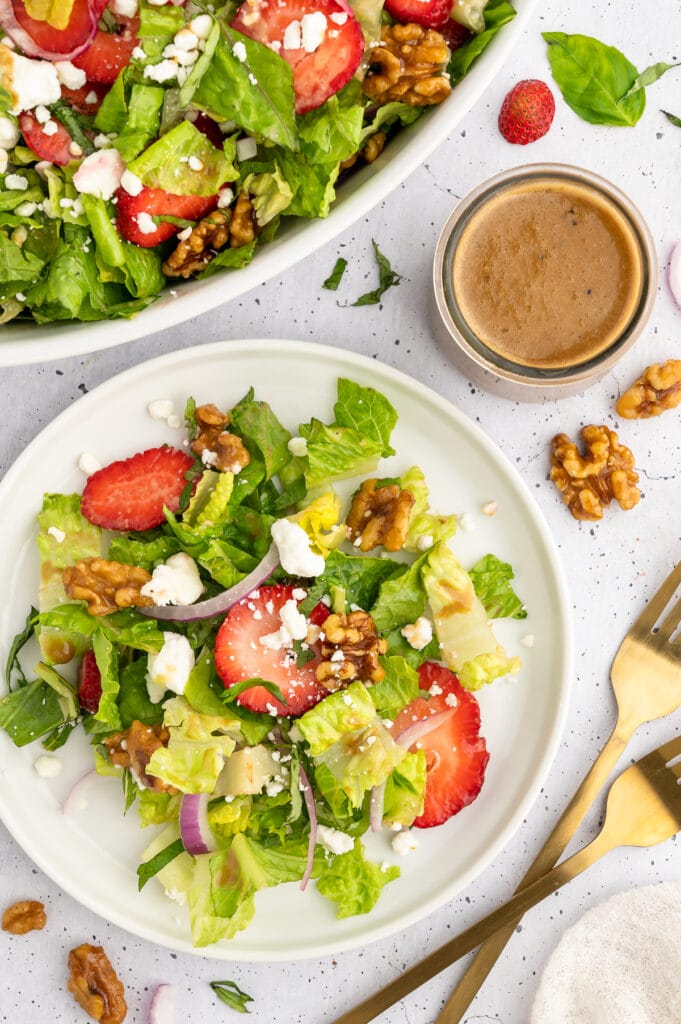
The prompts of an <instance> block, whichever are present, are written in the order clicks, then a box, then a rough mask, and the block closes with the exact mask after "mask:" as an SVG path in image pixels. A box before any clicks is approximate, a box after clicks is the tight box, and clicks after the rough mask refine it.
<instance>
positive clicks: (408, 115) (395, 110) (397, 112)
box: [359, 100, 425, 146]
mask: <svg viewBox="0 0 681 1024" xmlns="http://www.w3.org/2000/svg"><path fill="white" fill-rule="evenodd" d="M424 110H425V108H424V107H412V106H410V105H409V104H408V103H400V102H399V101H398V100H393V101H392V102H391V103H384V104H383V105H382V106H380V107H377V109H376V112H375V113H374V115H373V117H367V120H366V123H365V124H364V127H363V128H362V131H361V134H360V140H359V144H360V146H363V145H364V143H365V142H366V141H367V139H368V138H369V137H370V136H371V135H375V134H376V132H377V131H380V130H383V129H386V128H390V127H391V125H393V124H395V123H396V122H397V121H399V122H400V124H401V125H409V124H413V123H414V121H416V120H417V118H419V117H421V115H422V114H423V112H424Z"/></svg>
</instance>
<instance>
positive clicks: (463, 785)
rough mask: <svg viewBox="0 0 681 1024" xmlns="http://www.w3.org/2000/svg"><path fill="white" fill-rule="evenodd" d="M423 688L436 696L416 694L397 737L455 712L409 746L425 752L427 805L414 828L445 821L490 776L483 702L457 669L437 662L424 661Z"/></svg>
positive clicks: (397, 727)
mask: <svg viewBox="0 0 681 1024" xmlns="http://www.w3.org/2000/svg"><path fill="white" fill-rule="evenodd" d="M419 687H420V689H422V690H430V692H431V697H430V698H429V699H426V698H424V697H417V698H416V699H415V700H413V701H412V702H411V703H410V704H408V705H407V706H406V708H404V710H403V711H401V712H400V714H399V715H398V716H397V718H396V719H395V721H394V722H393V725H392V728H391V730H390V731H391V733H392V734H393V736H395V737H397V736H399V734H400V733H403V732H405V731H406V730H407V729H409V728H411V727H412V726H413V725H414V724H415V722H417V721H418V720H419V719H420V720H427V719H428V718H429V717H430V716H431V715H433V714H437V713H438V712H447V711H451V712H452V714H451V715H446V716H445V715H443V719H442V724H441V725H439V726H437V727H436V728H434V729H432V730H431V731H430V732H428V733H426V734H424V735H423V736H421V738H420V739H418V740H417V741H416V742H415V743H414V744H412V746H411V747H410V748H409V749H410V750H417V749H421V750H425V752H426V769H427V774H426V796H425V805H424V808H423V814H421V815H420V816H419V817H418V818H416V820H415V821H414V826H415V827H416V828H431V827H432V826H433V825H441V824H442V822H443V821H447V819H448V818H451V817H452V815H454V814H458V812H459V811H460V810H461V809H462V808H463V807H466V806H467V805H468V804H470V803H472V802H473V800H475V798H476V796H477V795H478V793H479V792H480V789H481V787H482V783H483V781H484V778H485V769H486V767H487V762H488V761H489V754H488V753H487V746H486V744H485V741H484V739H483V738H482V736H481V735H480V706H479V705H478V702H477V700H476V699H475V697H474V696H473V694H472V693H471V692H470V691H469V690H464V688H463V686H461V684H460V683H459V680H458V679H457V678H456V676H455V675H454V673H453V672H450V670H449V669H448V668H445V667H444V666H443V665H437V664H435V662H432V661H427V662H424V664H423V665H422V666H421V668H420V669H419Z"/></svg>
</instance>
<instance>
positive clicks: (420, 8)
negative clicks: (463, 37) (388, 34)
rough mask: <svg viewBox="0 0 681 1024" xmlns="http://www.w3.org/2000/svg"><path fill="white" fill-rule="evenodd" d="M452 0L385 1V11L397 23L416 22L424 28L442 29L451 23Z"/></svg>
mask: <svg viewBox="0 0 681 1024" xmlns="http://www.w3.org/2000/svg"><path fill="white" fill-rule="evenodd" d="M451 6H452V4H451V0H385V9H386V11H387V12H388V14H391V15H392V16H393V18H394V19H395V21H399V22H402V23H403V24H405V25H406V24H408V23H410V22H415V23H416V24H417V25H423V27H424V28H436V29H440V28H441V27H442V26H443V25H446V24H447V22H448V21H449V12H450V10H451Z"/></svg>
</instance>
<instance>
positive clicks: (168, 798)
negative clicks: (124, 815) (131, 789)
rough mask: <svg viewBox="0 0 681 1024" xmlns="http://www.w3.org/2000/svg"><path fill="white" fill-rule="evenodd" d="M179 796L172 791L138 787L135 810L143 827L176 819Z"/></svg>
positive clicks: (178, 809) (178, 812)
mask: <svg viewBox="0 0 681 1024" xmlns="http://www.w3.org/2000/svg"><path fill="white" fill-rule="evenodd" d="M181 799H182V798H181V797H179V796H177V794H172V793H157V792H156V790H154V789H140V790H138V793H137V812H138V814H139V818H140V824H141V825H142V827H143V828H145V827H146V826H147V825H165V824H166V823H167V822H170V821H177V819H178V817H179V814H180V802H181Z"/></svg>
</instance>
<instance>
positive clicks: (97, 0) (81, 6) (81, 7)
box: [12, 0, 108, 54]
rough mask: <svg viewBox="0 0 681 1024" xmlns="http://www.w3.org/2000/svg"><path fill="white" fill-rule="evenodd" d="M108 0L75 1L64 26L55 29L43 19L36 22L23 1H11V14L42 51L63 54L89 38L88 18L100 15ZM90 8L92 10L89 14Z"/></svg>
mask: <svg viewBox="0 0 681 1024" xmlns="http://www.w3.org/2000/svg"><path fill="white" fill-rule="evenodd" d="M107 2H108V0H75V3H74V5H73V8H72V10H71V17H70V18H69V23H68V25H67V26H66V28H65V29H56V28H53V27H52V26H51V25H48V23H47V22H46V21H38V20H37V19H36V18H31V17H30V15H28V14H27V13H26V7H25V6H24V3H23V0H12V9H13V11H14V17H15V18H16V20H17V22H18V23H19V26H20V27H21V28H22V29H23V30H24V31H25V32H27V33H28V35H29V36H30V37H31V39H32V40H33V41H34V42H35V43H36V45H37V46H39V47H40V48H41V49H43V50H44V51H46V53H54V54H67V53H70V52H71V50H74V49H76V48H77V47H78V46H80V45H82V43H84V42H85V41H86V40H87V39H89V38H90V35H91V33H92V18H93V15H94V18H95V19H97V18H99V17H100V15H101V14H102V12H103V11H104V8H105V7H106V5H107ZM91 11H92V13H90V12H91Z"/></svg>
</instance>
